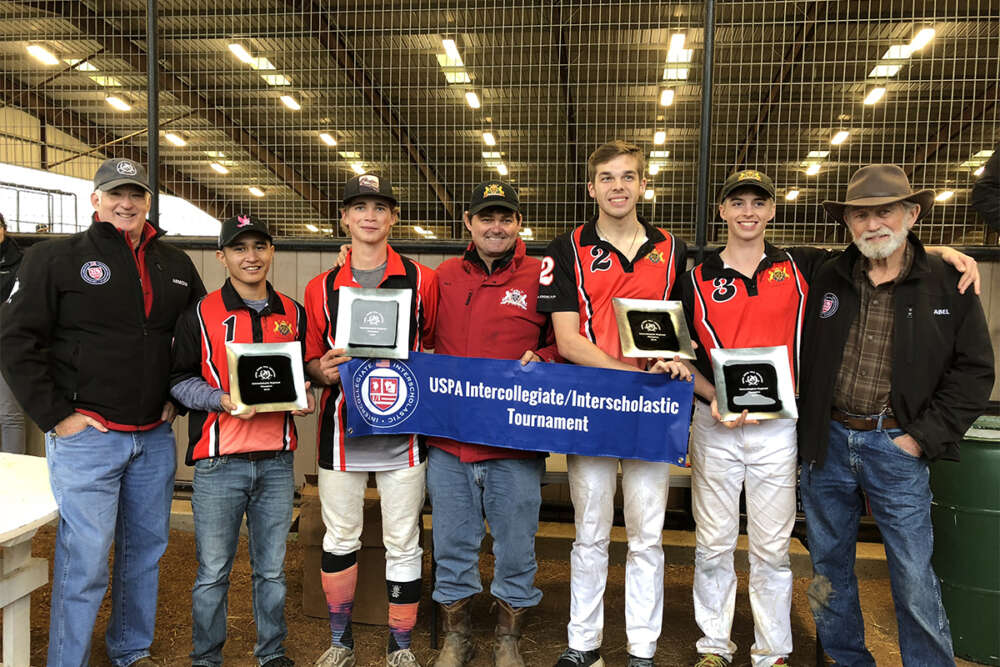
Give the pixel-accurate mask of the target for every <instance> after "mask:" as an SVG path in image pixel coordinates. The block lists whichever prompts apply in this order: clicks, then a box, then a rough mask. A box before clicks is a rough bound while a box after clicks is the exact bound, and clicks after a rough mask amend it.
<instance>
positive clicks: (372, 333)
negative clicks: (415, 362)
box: [335, 287, 413, 359]
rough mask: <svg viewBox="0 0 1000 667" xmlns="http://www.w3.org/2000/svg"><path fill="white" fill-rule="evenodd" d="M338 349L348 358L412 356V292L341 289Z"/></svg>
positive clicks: (357, 288)
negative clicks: (342, 350) (340, 348)
mask: <svg viewBox="0 0 1000 667" xmlns="http://www.w3.org/2000/svg"><path fill="white" fill-rule="evenodd" d="M337 293H338V296H339V299H340V303H339V305H338V307H337V331H336V338H335V341H336V342H335V345H336V346H337V347H342V348H344V354H345V355H346V356H348V357H374V358H377V359H406V358H408V357H409V356H410V350H409V348H410V344H409V343H410V303H411V301H412V300H413V292H412V291H411V290H408V289H383V288H381V287H341V288H340V289H339V290H338V292H337Z"/></svg>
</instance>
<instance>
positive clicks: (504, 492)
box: [427, 180, 557, 667]
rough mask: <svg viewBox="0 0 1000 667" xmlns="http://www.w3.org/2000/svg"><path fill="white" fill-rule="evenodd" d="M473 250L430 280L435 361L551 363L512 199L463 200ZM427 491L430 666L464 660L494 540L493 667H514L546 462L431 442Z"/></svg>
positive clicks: (498, 187)
mask: <svg viewBox="0 0 1000 667" xmlns="http://www.w3.org/2000/svg"><path fill="white" fill-rule="evenodd" d="M463 217H464V221H465V228H466V229H468V230H469V233H470V234H471V235H472V242H471V243H470V244H469V245H468V247H467V248H466V250H465V254H464V255H463V256H462V257H455V258H452V259H448V260H446V261H445V262H443V263H442V264H441V265H440V266H439V267H438V269H437V272H438V286H439V294H440V300H439V302H438V319H437V327H436V328H435V336H434V340H435V351H436V352H438V353H441V354H450V355H454V356H459V357H487V358H493V359H520V360H521V363H522V364H527V363H529V362H532V361H542V360H544V361H552V360H553V359H555V358H556V356H557V353H556V348H555V336H554V335H553V333H552V326H551V323H550V319H549V317H548V316H547V315H545V314H544V313H539V312H538V311H537V310H536V309H535V302H536V301H537V297H538V274H539V273H540V272H541V268H542V264H541V262H540V261H539V260H538V259H535V258H534V257H528V256H527V255H526V249H525V246H524V242H523V241H522V240H521V239H520V231H521V221H522V217H521V210H520V200H519V197H518V192H517V189H516V188H514V186H513V185H511V184H510V183H505V182H503V181H498V180H491V181H485V182H483V183H480V184H478V185H477V186H475V188H473V190H472V197H471V200H470V202H469V208H468V210H467V211H466V212H465V215H464V216H463ZM427 444H428V454H427V458H428V468H427V490H428V492H429V493H430V496H431V505H432V506H433V509H434V516H433V519H434V526H435V532H434V561H435V564H436V565H437V570H436V573H437V574H436V577H435V580H434V600H435V601H436V602H438V603H439V604H440V605H441V606H442V608H443V610H444V617H445V623H444V626H445V632H446V635H445V642H444V647H443V648H442V650H441V653H440V654H439V655H438V658H437V662H435V663H434V664H435V667H460V666H461V665H465V664H467V663H468V661H469V660H470V659H471V657H472V653H473V643H472V636H471V626H472V620H471V616H470V612H471V609H472V606H473V605H472V604H471V601H472V598H473V596H475V595H476V594H477V593H479V592H480V591H481V590H482V583H481V582H480V577H479V548H480V544H481V542H482V539H483V537H484V535H485V532H486V529H485V527H484V523H483V520H484V518H485V520H486V522H487V523H488V524H489V527H490V534H491V535H492V536H493V544H494V547H493V553H494V555H495V556H496V567H495V568H494V572H493V584H492V586H491V593H492V594H493V597H494V598H495V599H496V602H497V620H496V626H495V627H496V638H495V642H494V645H493V661H494V664H495V665H497V666H498V667H522V666H523V665H524V661H523V659H522V658H521V656H520V653H519V651H518V644H517V643H518V639H520V636H521V629H522V627H523V625H524V615H525V612H526V611H527V610H528V609H529V608H530V607H534V606H535V605H537V604H538V602H539V601H540V600H541V598H542V592H541V591H540V590H538V588H536V587H535V585H534V579H535V571H536V570H537V569H538V568H537V564H536V563H535V533H536V532H537V531H538V508H539V506H540V505H541V491H540V489H541V476H542V473H543V472H544V471H545V459H544V457H540V456H539V455H538V454H537V453H535V452H521V451H517V450H513V449H504V448H501V447H489V446H486V445H477V444H470V443H462V442H455V441H454V440H448V439H446V438H437V437H431V438H428V439H427Z"/></svg>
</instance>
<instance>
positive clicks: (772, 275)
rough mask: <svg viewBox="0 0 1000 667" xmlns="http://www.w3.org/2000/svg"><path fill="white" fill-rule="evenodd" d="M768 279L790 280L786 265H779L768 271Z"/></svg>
mask: <svg viewBox="0 0 1000 667" xmlns="http://www.w3.org/2000/svg"><path fill="white" fill-rule="evenodd" d="M767 279H768V280H770V281H771V282H772V283H780V282H782V281H784V280H788V271H785V267H783V266H778V267H775V268H773V269H771V270H770V271H768V272H767Z"/></svg>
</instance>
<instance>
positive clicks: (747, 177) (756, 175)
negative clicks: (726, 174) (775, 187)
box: [736, 169, 764, 181]
mask: <svg viewBox="0 0 1000 667" xmlns="http://www.w3.org/2000/svg"><path fill="white" fill-rule="evenodd" d="M736 180H737V181H763V180H764V174H762V173H760V172H759V171H754V170H753V169H747V170H744V171H741V172H740V173H739V175H738V176H737V177H736Z"/></svg>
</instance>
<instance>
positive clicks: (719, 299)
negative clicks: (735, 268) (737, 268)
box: [712, 278, 736, 303]
mask: <svg viewBox="0 0 1000 667" xmlns="http://www.w3.org/2000/svg"><path fill="white" fill-rule="evenodd" d="M735 282H736V281H735V279H734V278H716V279H715V280H713V281H712V286H713V287H715V289H714V290H712V301H714V302H716V303H725V302H726V301H729V300H730V299H732V298H733V297H734V296H736V285H735V284H734V283H735Z"/></svg>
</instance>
